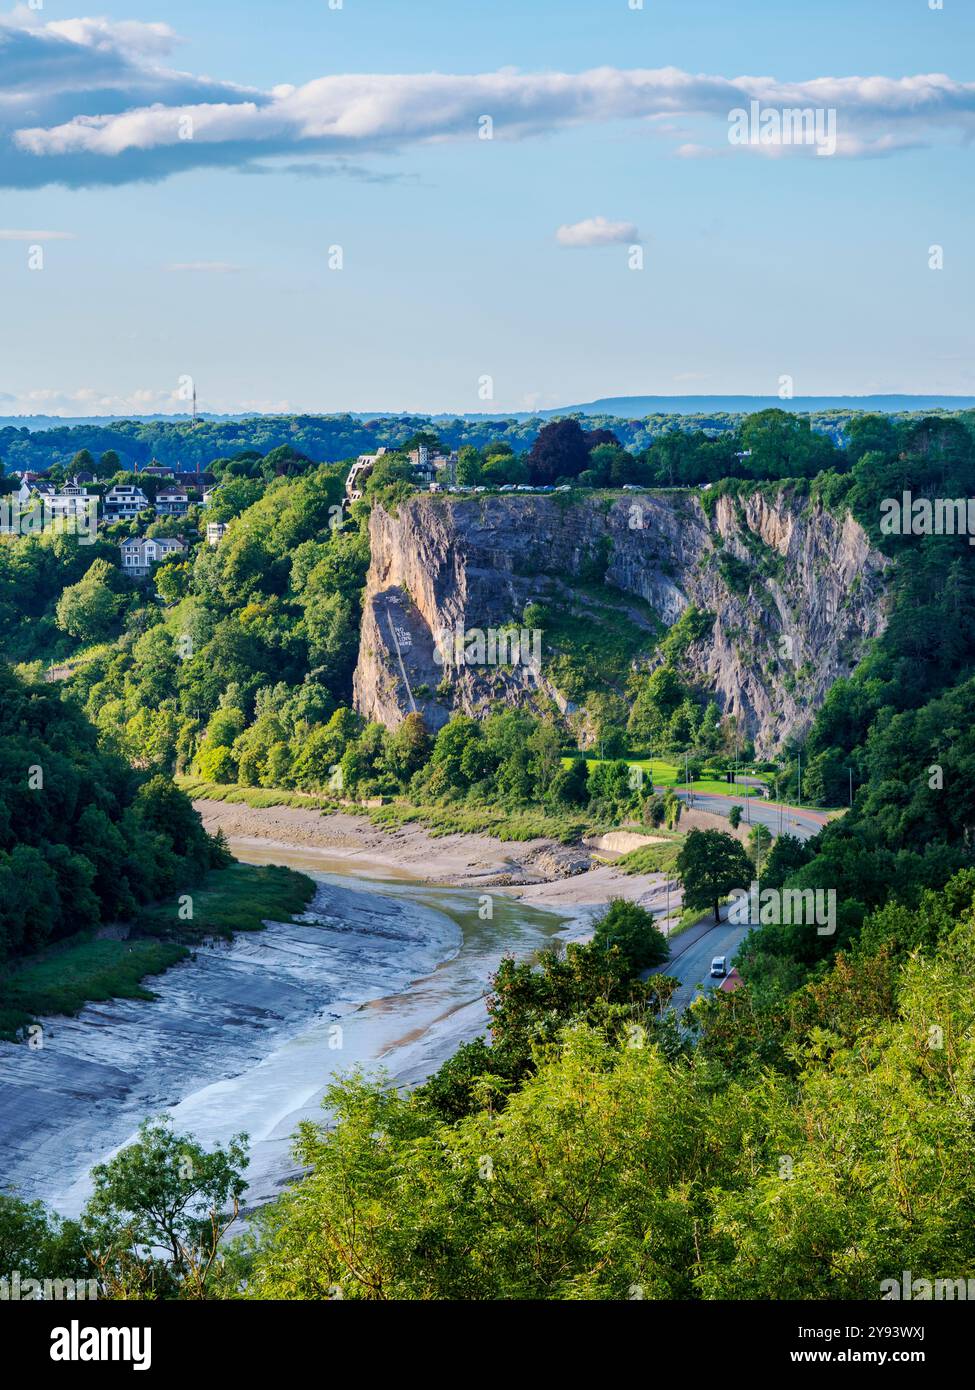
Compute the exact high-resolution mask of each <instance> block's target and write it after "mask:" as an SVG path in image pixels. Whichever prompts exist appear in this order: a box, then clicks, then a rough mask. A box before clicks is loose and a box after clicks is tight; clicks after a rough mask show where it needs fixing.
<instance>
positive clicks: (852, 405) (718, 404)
mask: <svg viewBox="0 0 975 1390" xmlns="http://www.w3.org/2000/svg"><path fill="white" fill-rule="evenodd" d="M770 409H778V410H793V411H799V412H801V413H807V414H810V415H817V414H820V413H822V412H823V411H826V410H842V411H847V412H850V413H852V412H854V411H857V410H867V411H877V412H879V411H884V412H890V413H896V414H902V413H904V412H906V411H913V410H922V411H923V410H975V396H796V397H794V398H793V399H792V400H791V401H781V400H779V398H778V396H604V397H601V398H600V399H599V400H596V401H587V402H586V403H585V404H583V405H559V406H553V407H551V409H548V410H508V411H490V412H488V411H481V412H477V411H467V412H465V413H464V414H458V413H457V412H456V411H448V410H434V411H395V410H346V411H295V412H293V413H291V414H289V415H254V414H253V412H251V413H246V412H244V413H241V414H239V415H215V414H209V413H203V412H201V414H200V415H199V416H198V417H197V418H198V422H200V423H202V422H204V421H206V422H207V423H210V424H214V425H219V424H226V425H230V424H233V423H234V422H236V421H241V420H266V421H268V422H273V421H281V422H283V421H287V420H302V421H313V420H321V421H324V420H328V421H338V420H343V419H345V420H384V421H391V420H402V421H417V422H422V421H425V420H431V421H433V420H436V421H440V420H471V421H476V422H479V421H484V420H498V421H503V420H547V419H551V418H553V417H554V416H557V415H605V416H615V417H616V418H617V419H620V420H642V419H644V418H646V417H647V416H648V415H701V416H709V415H750V414H752V413H754V412H755V411H756V410H770ZM123 422H132V423H133V424H142V425H148V424H156V425H170V426H185V427H189V426H191V425H192V421H191V419H190V417H189V415H0V429H16V430H23V429H26V430H30V431H32V432H33V431H36V430H63V429H70V428H71V427H73V426H85V427H87V428H88V429H96V428H101V429H111V428H113V427H114V426H117V425H120V424H122V423H123Z"/></svg>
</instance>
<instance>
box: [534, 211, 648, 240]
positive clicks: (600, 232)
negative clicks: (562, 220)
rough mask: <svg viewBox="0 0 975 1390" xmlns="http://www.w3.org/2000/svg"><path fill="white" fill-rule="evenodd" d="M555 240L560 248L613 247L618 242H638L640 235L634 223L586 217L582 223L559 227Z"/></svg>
mask: <svg viewBox="0 0 975 1390" xmlns="http://www.w3.org/2000/svg"><path fill="white" fill-rule="evenodd" d="M555 239H556V241H557V242H558V243H559V245H560V246H614V245H617V244H618V243H620V242H624V243H626V244H627V245H630V244H632V243H633V242H635V241H639V240H640V233H639V230H638V229H637V225H636V223H635V222H610V221H608V220H607V219H606V218H605V217H587V218H586V219H585V221H583V222H573V223H571V225H567V226H563V227H560V228H559V229H558V231H557V232H556V233H555Z"/></svg>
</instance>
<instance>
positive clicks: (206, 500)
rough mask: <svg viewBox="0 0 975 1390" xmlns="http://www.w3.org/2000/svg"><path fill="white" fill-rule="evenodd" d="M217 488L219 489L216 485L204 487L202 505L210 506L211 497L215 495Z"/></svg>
mask: <svg viewBox="0 0 975 1390" xmlns="http://www.w3.org/2000/svg"><path fill="white" fill-rule="evenodd" d="M216 490H217V489H216V488H215V487H205V488H204V489H203V501H202V503H201V504H200V505H201V506H203V507H209V505H210V498H211V497H212V496H213V494H214V493H215V492H216Z"/></svg>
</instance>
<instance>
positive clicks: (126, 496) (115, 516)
mask: <svg viewBox="0 0 975 1390" xmlns="http://www.w3.org/2000/svg"><path fill="white" fill-rule="evenodd" d="M148 505H149V499H148V497H147V496H146V495H145V493H144V492H143V491H142V488H141V487H134V486H132V485H131V484H129V483H117V484H116V485H115V487H113V488H112V489H111V490H110V491H109V492H107V493H106V494H105V515H106V517H107V518H108V520H109V521H131V519H132V518H133V517H136V516H138V515H139V513H140V512H141V511H143V510H144V509H145V508H146V507H148Z"/></svg>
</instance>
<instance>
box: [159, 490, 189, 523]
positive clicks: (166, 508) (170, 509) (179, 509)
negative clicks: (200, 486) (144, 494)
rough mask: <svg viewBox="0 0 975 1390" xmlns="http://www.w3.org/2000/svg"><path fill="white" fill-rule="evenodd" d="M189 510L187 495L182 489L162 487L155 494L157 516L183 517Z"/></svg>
mask: <svg viewBox="0 0 975 1390" xmlns="http://www.w3.org/2000/svg"><path fill="white" fill-rule="evenodd" d="M189 509H190V498H189V493H188V492H187V491H186V489H185V488H184V487H177V486H175V485H174V486H173V487H164V488H160V490H159V491H158V492H157V493H156V512H157V514H158V515H159V516H185V515H186V513H187V512H188V511H189Z"/></svg>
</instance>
